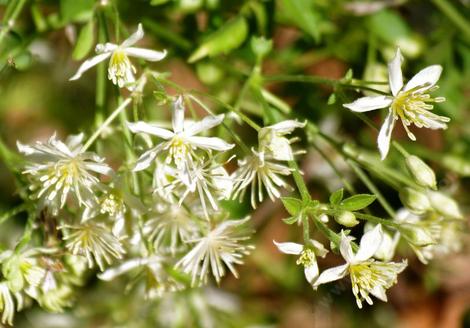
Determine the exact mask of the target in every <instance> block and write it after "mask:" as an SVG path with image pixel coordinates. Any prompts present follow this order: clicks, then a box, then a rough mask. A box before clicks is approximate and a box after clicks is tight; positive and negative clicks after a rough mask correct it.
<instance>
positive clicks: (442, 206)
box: [428, 191, 463, 219]
mask: <svg viewBox="0 0 470 328" xmlns="http://www.w3.org/2000/svg"><path fill="white" fill-rule="evenodd" d="M428 198H429V201H430V202H431V206H432V207H433V208H434V209H435V210H436V212H438V213H439V214H441V215H442V216H445V217H448V218H451V219H462V218H463V216H462V213H461V212H460V209H459V205H458V204H457V202H456V201H455V200H453V199H452V198H451V197H449V196H447V195H444V194H443V193H441V192H438V191H430V192H428Z"/></svg>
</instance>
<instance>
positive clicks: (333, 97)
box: [327, 93, 336, 105]
mask: <svg viewBox="0 0 470 328" xmlns="http://www.w3.org/2000/svg"><path fill="white" fill-rule="evenodd" d="M335 103H336V93H332V94H331V95H330V96H329V97H328V102H327V104H328V105H334V104H335Z"/></svg>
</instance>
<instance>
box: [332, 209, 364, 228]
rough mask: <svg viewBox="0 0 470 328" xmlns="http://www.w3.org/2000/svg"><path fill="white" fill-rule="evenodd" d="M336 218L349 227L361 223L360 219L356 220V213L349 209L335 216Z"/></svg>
mask: <svg viewBox="0 0 470 328" xmlns="http://www.w3.org/2000/svg"><path fill="white" fill-rule="evenodd" d="M335 220H336V222H338V223H339V224H341V225H344V226H345V227H349V228H350V227H354V226H355V225H357V224H358V223H359V221H357V220H356V216H355V215H354V213H352V212H349V211H342V212H341V213H340V214H339V215H337V216H335Z"/></svg>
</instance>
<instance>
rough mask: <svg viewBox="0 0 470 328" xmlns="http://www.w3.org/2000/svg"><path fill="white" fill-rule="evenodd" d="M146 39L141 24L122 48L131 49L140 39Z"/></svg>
mask: <svg viewBox="0 0 470 328" xmlns="http://www.w3.org/2000/svg"><path fill="white" fill-rule="evenodd" d="M143 37H144V29H143V28H142V24H140V23H139V25H138V26H137V31H135V32H134V34H132V35H131V36H130V37H128V38H127V39H126V40H124V42H123V43H122V44H121V47H122V48H127V47H130V46H132V45H134V44H136V43H137V41H139V40H140V39H142V38H143Z"/></svg>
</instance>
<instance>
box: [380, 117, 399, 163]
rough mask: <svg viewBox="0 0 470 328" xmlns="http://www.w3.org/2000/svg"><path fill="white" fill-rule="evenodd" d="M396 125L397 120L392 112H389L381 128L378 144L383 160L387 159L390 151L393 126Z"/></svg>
mask: <svg viewBox="0 0 470 328" xmlns="http://www.w3.org/2000/svg"><path fill="white" fill-rule="evenodd" d="M394 125H395V118H394V117H393V113H392V111H389V113H388V115H387V117H386V118H385V121H384V123H383V125H382V127H381V128H380V132H379V136H378V138H377V144H378V146H379V151H380V157H381V158H382V160H384V159H385V157H387V154H388V150H389V149H390V139H391V138H392V131H393V126H394Z"/></svg>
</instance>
